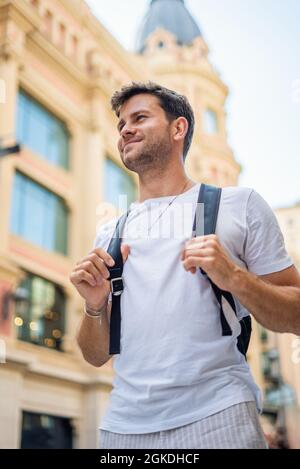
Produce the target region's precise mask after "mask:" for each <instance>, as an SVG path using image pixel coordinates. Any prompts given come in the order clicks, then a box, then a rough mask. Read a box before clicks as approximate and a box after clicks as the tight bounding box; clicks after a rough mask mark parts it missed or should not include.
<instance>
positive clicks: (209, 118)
mask: <svg viewBox="0 0 300 469" xmlns="http://www.w3.org/2000/svg"><path fill="white" fill-rule="evenodd" d="M204 132H205V133H207V134H216V133H217V132H218V117H217V113H216V112H215V111H213V110H212V109H207V110H206V111H205V113H204Z"/></svg>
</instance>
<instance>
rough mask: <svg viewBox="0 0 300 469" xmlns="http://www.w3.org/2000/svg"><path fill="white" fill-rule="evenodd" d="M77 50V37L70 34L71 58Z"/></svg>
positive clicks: (75, 54)
mask: <svg viewBox="0 0 300 469" xmlns="http://www.w3.org/2000/svg"><path fill="white" fill-rule="evenodd" d="M77 52H78V39H77V37H76V36H72V39H71V56H72V57H73V59H76V58H77Z"/></svg>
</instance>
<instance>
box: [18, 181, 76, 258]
mask: <svg viewBox="0 0 300 469" xmlns="http://www.w3.org/2000/svg"><path fill="white" fill-rule="evenodd" d="M11 230H12V232H13V233H14V234H16V235H18V236H21V237H22V238H24V239H26V240H27V241H29V242H31V243H33V244H36V245H37V246H40V247H42V248H44V249H47V250H49V251H54V252H58V253H60V254H64V255H66V254H67V234H68V209H67V207H66V205H65V203H64V201H63V200H62V199H61V198H60V197H58V196H57V195H55V194H53V193H52V192H50V191H48V190H47V189H45V188H44V187H42V186H40V185H39V184H37V183H36V182H34V181H32V180H31V179H29V178H28V177H26V176H24V175H23V174H21V173H19V172H16V175H15V179H14V189H13V203H12V211H11Z"/></svg>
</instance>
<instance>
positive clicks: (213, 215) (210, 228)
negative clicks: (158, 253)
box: [193, 184, 236, 336]
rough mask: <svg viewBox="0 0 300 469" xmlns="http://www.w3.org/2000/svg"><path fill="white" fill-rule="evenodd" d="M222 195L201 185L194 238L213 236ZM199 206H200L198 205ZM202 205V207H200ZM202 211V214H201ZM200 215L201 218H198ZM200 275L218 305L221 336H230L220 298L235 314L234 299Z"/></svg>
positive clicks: (213, 188) (219, 189)
mask: <svg viewBox="0 0 300 469" xmlns="http://www.w3.org/2000/svg"><path fill="white" fill-rule="evenodd" d="M221 195H222V189H221V188H219V187H214V186H208V185H207V184H201V186H200V191H199V197H198V205H197V209H196V216H195V221H194V226H193V234H194V236H207V235H210V234H215V232H216V226H217V219H218V213H219V206H220V200H221ZM199 204H201V205H199ZM202 204H203V205H202ZM203 211H204V212H203ZM200 213H201V215H202V216H199V214H200ZM202 217H203V220H204V225H203V224H201V218H202ZM200 270H201V273H202V274H203V275H205V276H206V277H207V279H208V281H209V282H210V284H211V287H212V289H213V292H214V294H215V297H216V299H217V301H218V303H219V309H220V321H221V327H222V335H223V336H228V335H232V330H231V328H230V326H229V324H228V322H227V319H226V316H225V314H224V311H223V304H222V296H224V298H226V300H227V301H228V303H229V304H230V306H231V307H232V308H233V310H234V312H235V313H236V308H235V303H234V299H233V297H232V295H231V293H229V292H225V291H223V290H221V289H220V288H219V287H217V285H215V284H214V282H213V281H212V280H211V279H210V278H209V277H208V276H207V274H206V273H205V272H204V270H203V269H200Z"/></svg>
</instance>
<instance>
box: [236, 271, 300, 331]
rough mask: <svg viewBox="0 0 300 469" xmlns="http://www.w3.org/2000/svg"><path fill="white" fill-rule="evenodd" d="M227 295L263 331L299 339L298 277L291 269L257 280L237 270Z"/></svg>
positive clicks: (299, 292)
mask: <svg viewBox="0 0 300 469" xmlns="http://www.w3.org/2000/svg"><path fill="white" fill-rule="evenodd" d="M231 292H232V294H233V295H235V296H236V297H237V298H238V299H239V300H240V302H241V303H242V304H243V305H244V306H245V307H246V308H247V309H248V311H250V312H251V313H252V314H253V316H254V317H255V319H256V320H257V321H258V322H259V323H260V324H262V325H263V326H264V327H266V328H267V329H270V330H272V331H275V332H290V333H293V334H297V335H300V276H299V273H298V272H297V269H296V268H295V267H294V266H291V267H289V268H288V269H285V270H283V271H281V272H277V273H273V274H269V275H264V276H261V277H257V276H256V275H254V274H251V273H250V272H245V271H243V270H240V269H237V271H236V275H235V277H234V281H233V282H232V288H231Z"/></svg>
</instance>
